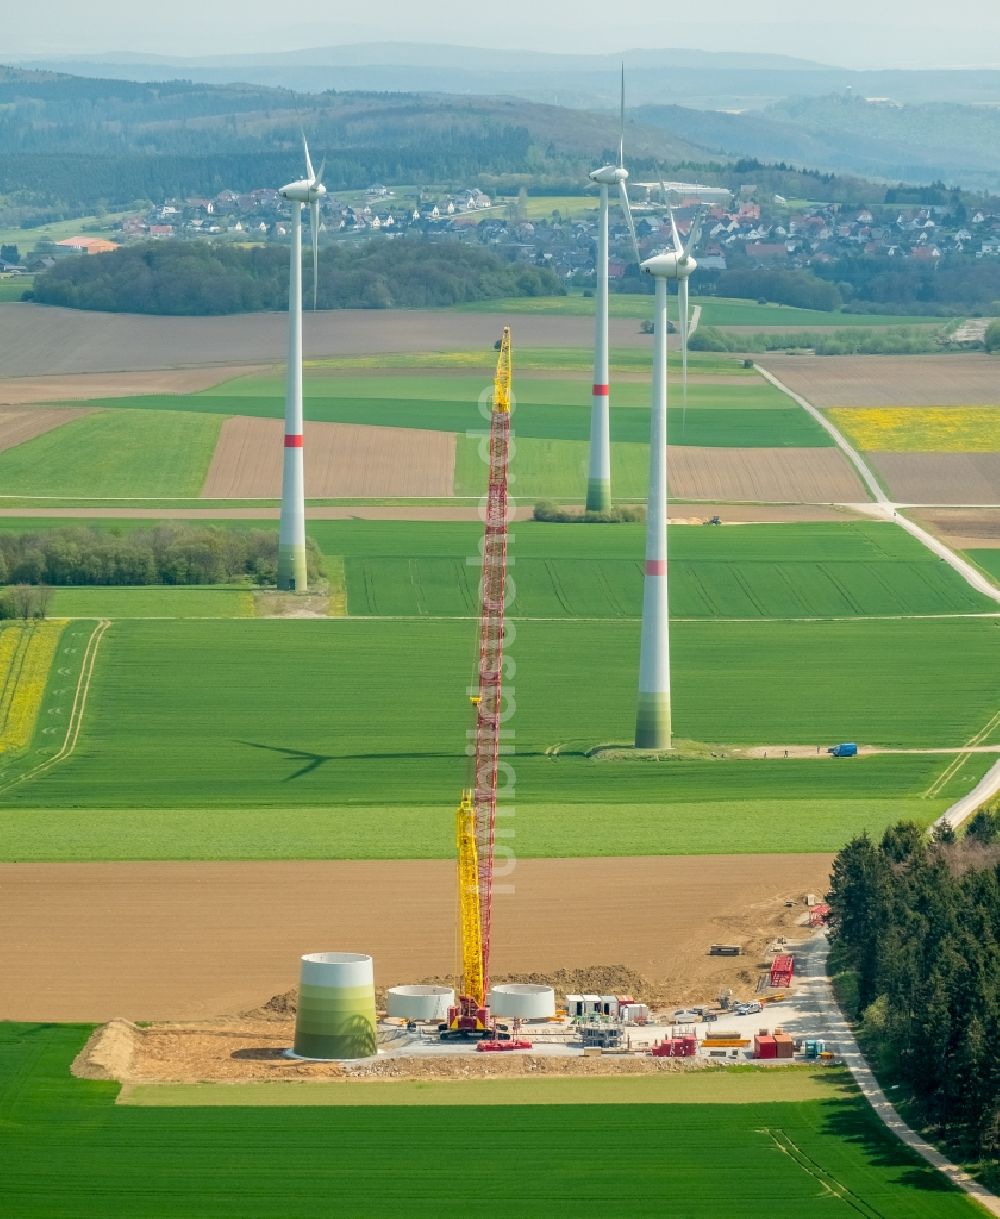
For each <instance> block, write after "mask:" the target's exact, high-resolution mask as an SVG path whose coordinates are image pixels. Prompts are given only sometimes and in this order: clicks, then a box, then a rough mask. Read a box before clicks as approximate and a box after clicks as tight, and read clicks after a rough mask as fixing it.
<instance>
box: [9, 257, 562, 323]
mask: <svg viewBox="0 0 1000 1219" xmlns="http://www.w3.org/2000/svg"><path fill="white" fill-rule="evenodd" d="M306 261H307V262H309V261H310V259H308V258H307V259H306ZM311 275H312V269H311V267H309V268H308V269H307V271H306V280H307V283H308V280H309V279H310V278H311ZM309 287H311V284H310V285H309ZM560 294H562V295H564V294H565V288H564V287H563V285H562V282H561V280H560V279H559V277H558V276H557V275H555V274H554V272H552V271H550V270H548V269H547V268H545V267H533V266H525V265H515V264H512V263H509V262H505V261H504V260H503V259H501V258H499V257H498V256H497V255H496V254H494V253H493V252H492V251H490V250H485V249H482V248H480V247H478V246H471V245H462V244H459V243H456V242H448V243H437V242H418V241H393V242H385V241H380V242H369V243H366V244H365V245H363V246H352V247H346V246H341V245H334V246H328V247H327V248H325V249H324V250H322V251H321V254H320V265H319V293H318V303H319V306H320V308H323V309H349V308H361V309H387V308H392V307H401V308H425V307H428V306H447V305H454V304H458V303H460V302H462V301H478V300H489V299H491V298H499V297H504V296H552V295H560ZM33 299H34V300H36V301H39V302H40V303H42V304H46V305H63V306H67V307H69V308H72V309H98V310H102V311H105V312H109V313H156V314H191V315H204V314H219V313H252V312H255V311H258V310H263V309H284V308H285V307H286V306H287V303H288V250H287V247H285V248H283V247H280V246H253V247H250V248H244V247H241V246H236V245H228V244H225V243H219V242H205V241H192V242H188V241H169V242H143V243H141V244H139V245H134V246H124V247H122V248H121V249H118V250H115V251H114V252H113V253H110V254H91V255H88V256H87V257H85V258H68V259H64V260H62V261H61V262H58V263H56V265H55V266H53V267H51V268H50V269H49V270H48V271H46V272H44V273H43V274H41V275H39V276H37V277H36V278H35V283H34V290H33Z"/></svg>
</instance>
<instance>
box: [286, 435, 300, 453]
mask: <svg viewBox="0 0 1000 1219" xmlns="http://www.w3.org/2000/svg"><path fill="white" fill-rule="evenodd" d="M285 448H286V449H301V448H302V433H301V432H300V433H299V434H298V435H297V436H286V437H285Z"/></svg>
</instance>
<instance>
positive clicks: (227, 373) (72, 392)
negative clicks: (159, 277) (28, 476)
mask: <svg viewBox="0 0 1000 1219" xmlns="http://www.w3.org/2000/svg"><path fill="white" fill-rule="evenodd" d="M263 371H264V369H263V368H262V367H261V366H260V365H252V366H250V365H239V366H233V367H229V368H226V367H220V368H177V369H164V370H161V371H158V372H125V373H114V372H112V373H74V374H72V375H70V376H53V377H15V378H8V379H6V380H0V405H5V406H22V405H25V404H28V403H32V402H69V401H73V400H75V399H83V400H86V399H87V398H129V397H132V396H133V395H134V394H196V393H198V392H199V391H200V390H203V389H209V388H210V387H211V386H213V385H218V384H219V382H220V381H228V380H230V378H232V377H243V376H247V375H248V374H250V373H260V372H263Z"/></svg>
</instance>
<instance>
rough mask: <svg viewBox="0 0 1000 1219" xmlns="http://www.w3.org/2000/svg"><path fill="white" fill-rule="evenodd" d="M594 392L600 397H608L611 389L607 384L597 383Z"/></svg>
mask: <svg viewBox="0 0 1000 1219" xmlns="http://www.w3.org/2000/svg"><path fill="white" fill-rule="evenodd" d="M593 392H594V395H595V396H596V397H598V398H607V397H608V394H609V392H610V391H609V389H608V387H607V386H606V385H595V386H594V390H593Z"/></svg>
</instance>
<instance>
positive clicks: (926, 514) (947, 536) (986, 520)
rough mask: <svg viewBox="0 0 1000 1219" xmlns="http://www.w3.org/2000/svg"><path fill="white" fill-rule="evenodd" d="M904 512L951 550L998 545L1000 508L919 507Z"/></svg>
mask: <svg viewBox="0 0 1000 1219" xmlns="http://www.w3.org/2000/svg"><path fill="white" fill-rule="evenodd" d="M906 515H907V516H909V517H912V519H913V520H915V521H916V522H917V524H918V525H923V527H924V528H925V529H929V530H930V531H931V533H933V534H935V535H936V536H937V537H939V538H940V539H941V540H942V542H944V543H945V545H947V546H950V547H951V548H952V549H953V550H977V549H979V550H992V549H994V548H997V547H1000V508H921V509H920V510H919V511H916V512H907V513H906Z"/></svg>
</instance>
